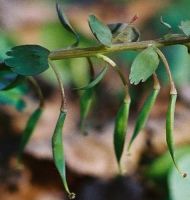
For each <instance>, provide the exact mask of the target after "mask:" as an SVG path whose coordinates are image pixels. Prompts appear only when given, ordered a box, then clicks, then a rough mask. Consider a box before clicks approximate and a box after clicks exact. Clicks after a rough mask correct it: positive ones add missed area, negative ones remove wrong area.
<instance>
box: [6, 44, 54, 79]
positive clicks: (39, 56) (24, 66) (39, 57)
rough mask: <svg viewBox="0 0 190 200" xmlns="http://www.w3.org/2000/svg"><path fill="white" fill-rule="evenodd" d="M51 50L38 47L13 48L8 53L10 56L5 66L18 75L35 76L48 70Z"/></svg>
mask: <svg viewBox="0 0 190 200" xmlns="http://www.w3.org/2000/svg"><path fill="white" fill-rule="evenodd" d="M49 53H50V52H49V50H47V49H45V48H44V47H41V46H38V45H22V46H16V47H13V48H12V49H11V50H10V51H8V52H7V55H8V56H9V57H8V58H7V59H5V64H6V65H7V66H9V67H10V68H11V70H12V71H13V72H15V73H17V74H20V75H24V76H33V75H37V74H40V73H42V72H44V71H45V70H47V69H48V67H49V65H48V55H49Z"/></svg>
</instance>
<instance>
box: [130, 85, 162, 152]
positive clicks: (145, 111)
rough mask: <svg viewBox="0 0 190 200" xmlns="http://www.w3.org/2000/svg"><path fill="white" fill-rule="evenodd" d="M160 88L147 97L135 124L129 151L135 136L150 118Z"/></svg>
mask: <svg viewBox="0 0 190 200" xmlns="http://www.w3.org/2000/svg"><path fill="white" fill-rule="evenodd" d="M159 91H160V89H159V88H155V89H154V90H153V91H152V93H151V94H150V95H149V97H148V98H147V99H146V101H145V103H144V105H143V107H142V109H141V111H140V113H139V115H138V117H137V120H136V124H135V129H134V131H133V134H132V137H131V139H130V142H129V145H128V151H130V148H131V145H132V143H133V142H134V140H135V138H136V137H137V136H138V134H139V132H140V131H141V130H142V129H143V128H144V127H145V124H146V122H147V120H148V117H149V114H150V111H151V110H152V107H153V105H154V103H155V101H156V98H157V96H158V93H159Z"/></svg>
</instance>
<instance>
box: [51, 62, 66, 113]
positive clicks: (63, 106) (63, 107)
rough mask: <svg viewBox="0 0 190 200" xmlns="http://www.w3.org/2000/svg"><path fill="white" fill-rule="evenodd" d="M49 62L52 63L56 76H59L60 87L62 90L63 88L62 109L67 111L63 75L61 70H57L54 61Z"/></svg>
mask: <svg viewBox="0 0 190 200" xmlns="http://www.w3.org/2000/svg"><path fill="white" fill-rule="evenodd" d="M49 64H50V66H51V68H52V70H53V71H54V73H55V76H56V78H57V81H58V83H59V87H60V90H61V111H62V112H65V111H66V110H65V108H66V98H65V90H64V86H63V82H62V80H61V76H60V74H59V72H58V71H57V69H56V66H55V65H54V63H53V62H52V61H50V60H49Z"/></svg>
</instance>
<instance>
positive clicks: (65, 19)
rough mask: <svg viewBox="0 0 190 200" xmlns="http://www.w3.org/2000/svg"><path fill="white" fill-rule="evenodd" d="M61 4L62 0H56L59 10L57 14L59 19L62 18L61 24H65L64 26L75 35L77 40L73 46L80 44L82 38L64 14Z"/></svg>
mask: <svg viewBox="0 0 190 200" xmlns="http://www.w3.org/2000/svg"><path fill="white" fill-rule="evenodd" d="M61 4H62V3H61V0H56V10H57V15H58V17H59V20H60V22H61V24H62V25H63V27H64V28H65V29H66V30H67V31H69V32H70V33H72V34H73V35H74V36H75V39H76V42H75V43H74V44H73V45H72V46H78V44H79V39H80V38H79V35H78V34H77V32H76V31H75V30H74V29H73V27H72V26H71V24H70V22H69V20H68V18H67V16H66V15H65V14H64V12H63V9H62V8H61Z"/></svg>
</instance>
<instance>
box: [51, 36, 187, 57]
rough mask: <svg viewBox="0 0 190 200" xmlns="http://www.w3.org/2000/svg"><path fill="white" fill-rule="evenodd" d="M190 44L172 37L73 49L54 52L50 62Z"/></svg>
mask: <svg viewBox="0 0 190 200" xmlns="http://www.w3.org/2000/svg"><path fill="white" fill-rule="evenodd" d="M189 43H190V37H186V36H176V35H175V34H173V35H171V37H170V38H169V39H163V38H161V39H155V40H147V41H140V42H128V43H122V44H113V45H112V46H111V47H109V48H108V47H105V46H102V45H99V46H93V47H87V48H71V49H59V50H55V51H52V52H51V53H50V55H49V59H50V60H62V59H66V58H79V57H93V56H96V55H97V54H109V53H113V52H120V51H129V50H140V49H145V48H147V47H149V46H150V45H153V46H155V47H157V48H160V47H165V46H170V45H176V44H183V45H188V44H189Z"/></svg>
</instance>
